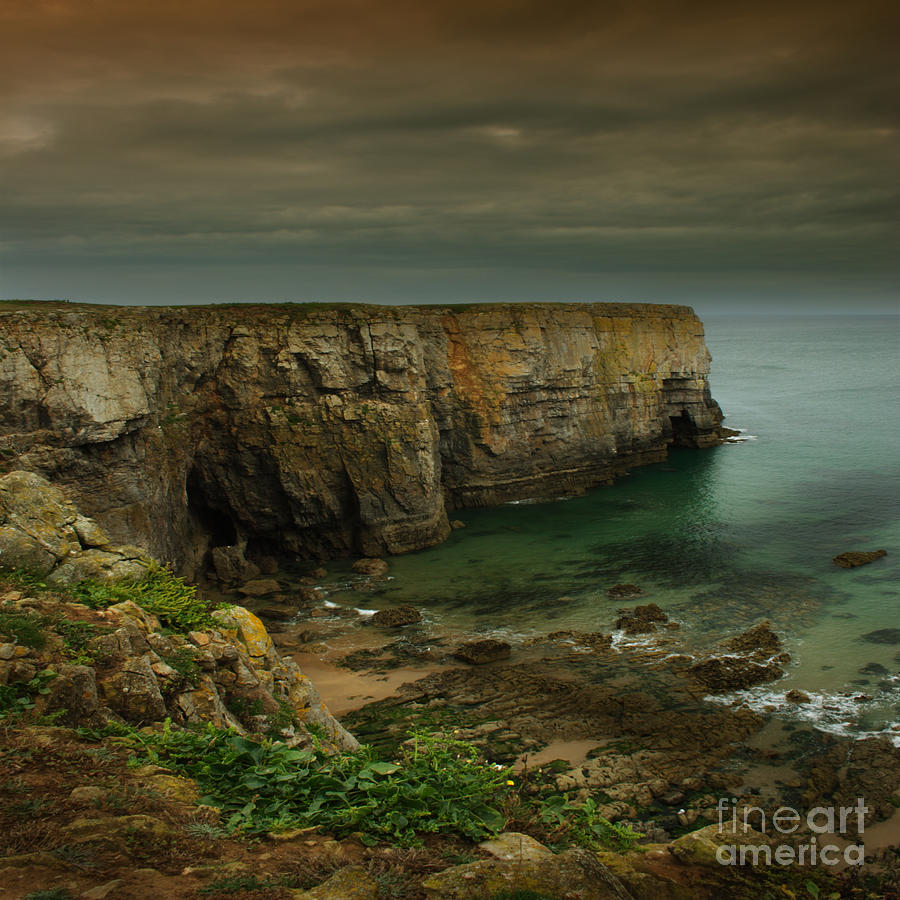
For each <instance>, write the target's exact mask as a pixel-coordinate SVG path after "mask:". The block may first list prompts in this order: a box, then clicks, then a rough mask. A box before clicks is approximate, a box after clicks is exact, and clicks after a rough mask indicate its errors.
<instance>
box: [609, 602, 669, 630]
mask: <svg viewBox="0 0 900 900" xmlns="http://www.w3.org/2000/svg"><path fill="white" fill-rule="evenodd" d="M619 612H620V613H621V615H620V616H619V618H618V619H616V628H621V629H623V630H624V632H625V633H626V634H649V633H650V632H651V631H654V630H655V627H656V625H657V623H659V624H664V623H666V622H668V621H669V617H668V616H667V615H666V614H665V613H664V612H663V611H662V610H661V609H660V608H659V606H657V605H656V604H655V603H647V604H645V605H644V606H635V608H634V609H620V610H619Z"/></svg>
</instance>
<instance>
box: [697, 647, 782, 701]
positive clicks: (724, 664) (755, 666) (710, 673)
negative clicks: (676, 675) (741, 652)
mask: <svg viewBox="0 0 900 900" xmlns="http://www.w3.org/2000/svg"><path fill="white" fill-rule="evenodd" d="M687 671H688V674H689V675H691V676H693V677H694V678H695V679H696V680H697V681H699V682H700V684H702V685H703V686H704V687H705V688H707V689H708V690H710V691H712V693H714V694H718V693H725V692H726V691H741V690H745V689H746V688H749V687H754V686H755V685H757V684H765V682H767V681H775V680H776V679H777V678H781V676H782V675H784V670H783V669H782V668H781V667H780V666H778V665H777V664H776V663H767V664H766V665H761V664H760V663H756V662H753V661H752V660H749V659H744V658H743V657H740V656H713V657H710V658H709V659H704V660H701V661H700V662H698V663H695V664H694V665H693V666H691V667H690V668H689V669H688V670H687Z"/></svg>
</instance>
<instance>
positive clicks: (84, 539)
mask: <svg viewBox="0 0 900 900" xmlns="http://www.w3.org/2000/svg"><path fill="white" fill-rule="evenodd" d="M72 528H73V529H74V531H75V534H76V535H77V536H78V540H79V542H80V543H81V546H82V547H85V548H89V547H99V548H100V549H101V550H105V549H106V548H107V547H109V544H110V540H109V538H108V537H107V536H106V532H105V531H104V530H103V529H102V528H101V527H100V526H99V525H98V524H97V523H96V522H95V521H94V520H93V519H89V518H88V517H87V516H83V515H81V514H80V513H79V514H78V515H77V516H75V521H74V522H73V523H72Z"/></svg>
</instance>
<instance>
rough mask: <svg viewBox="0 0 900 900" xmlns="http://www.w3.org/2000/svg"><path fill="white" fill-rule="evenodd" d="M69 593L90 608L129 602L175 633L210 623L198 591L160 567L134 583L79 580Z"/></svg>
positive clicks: (206, 608) (206, 607)
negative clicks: (152, 615)
mask: <svg viewBox="0 0 900 900" xmlns="http://www.w3.org/2000/svg"><path fill="white" fill-rule="evenodd" d="M70 592H71V594H72V597H73V598H74V599H75V600H77V601H78V602H79V603H83V604H84V605H85V606H89V607H91V608H92V609H104V608H105V607H107V606H112V605H113V604H115V603H123V602H124V601H126V600H131V601H132V602H133V603H136V604H137V605H138V606H140V607H141V609H145V610H147V612H150V613H153V614H154V615H157V616H159V618H160V620H161V621H162V622H163V624H165V625H167V626H168V627H169V628H171V629H173V630H175V631H191V630H194V629H200V628H208V627H209V626H211V625H212V624H213V619H212V618H211V617H210V615H209V612H210V610H209V606H208V605H207V604H206V603H205V602H204V601H203V600H202V599H201V598H200V597H198V596H197V588H196V587H195V586H194V585H192V584H185V583H184V579H182V578H179V577H178V576H176V575H173V574H172V572H171V571H170V570H169V569H166V568H163V567H161V566H152V567H150V568H149V569H148V570H147V572H146V574H145V575H144V576H143V577H141V578H139V579H138V580H137V581H119V582H112V583H110V582H100V581H82V582H81V583H79V584H76V585H75V586H74V587H72V588H71V589H70ZM173 668H174V666H173Z"/></svg>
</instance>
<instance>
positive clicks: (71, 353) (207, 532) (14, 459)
mask: <svg viewBox="0 0 900 900" xmlns="http://www.w3.org/2000/svg"><path fill="white" fill-rule="evenodd" d="M0 310H2V307H0ZM708 370H709V354H708V352H707V350H706V346H705V344H704V340H703V326H702V324H701V323H700V321H699V320H698V319H697V317H696V316H695V315H694V313H693V311H692V310H691V309H689V308H688V307H683V306H651V305H642V304H508V305H475V306H466V307H453V306H450V307H439V306H426V307H384V306H359V305H346V306H344V305H339V306H328V307H322V306H318V305H315V304H307V305H281V306H279V305H274V306H272V305H268V306H216V307H193V308H190V307H189V308H120V307H115V308H112V307H85V306H76V305H71V306H70V305H67V304H60V305H56V306H47V305H40V304H34V305H26V306H23V307H19V308H15V307H11V308H9V309H6V310H3V311H0V470H3V471H8V470H11V469H13V468H16V469H27V470H30V471H34V472H39V473H41V474H43V475H46V476H47V477H49V478H50V479H51V480H53V481H54V482H56V483H61V484H63V485H65V486H66V487H67V489H68V490H69V491H70V492H71V493H72V494H73V495H74V496H75V498H76V500H77V502H78V504H79V506H80V507H81V508H82V509H83V510H84V511H85V513H86V514H88V515H90V516H93V517H95V518H96V519H97V520H98V521H99V522H100V523H101V524H102V526H103V527H104V529H105V530H106V531H107V533H108V534H109V535H110V537H111V538H112V539H114V540H117V541H128V542H129V543H137V544H141V545H142V546H147V547H148V548H149V549H150V550H151V551H152V552H153V553H154V555H156V556H158V557H161V558H164V559H170V560H175V561H176V562H178V563H179V564H180V565H181V566H182V568H183V569H185V570H187V571H192V570H195V569H196V568H197V566H198V565H199V564H200V561H201V560H202V559H203V557H204V556H205V555H206V553H207V551H208V550H209V548H210V547H211V546H213V547H214V546H223V547H224V546H236V547H238V548H243V547H244V546H245V545H246V542H247V540H248V539H249V540H250V541H251V542H252V543H253V544H254V545H255V547H256V549H261V547H262V546H266V547H267V548H271V549H277V550H282V551H288V552H293V553H298V554H300V555H304V556H309V557H311V556H322V557H327V556H335V555H343V554H348V553H358V552H362V553H365V554H369V555H379V554H384V553H401V552H405V551H408V550H414V549H418V548H421V547H425V546H429V545H431V544H434V543H438V542H440V541H441V540H443V539H444V538H445V537H446V536H447V534H448V532H449V525H448V520H447V510H448V509H452V508H454V507H461V506H478V505H488V504H494V503H498V502H503V501H506V500H513V499H521V498H525V497H536V496H555V495H559V494H565V493H571V492H574V491H578V490H581V489H584V488H585V487H588V486H591V485H594V484H599V483H602V482H604V481H608V480H609V479H611V478H612V477H614V476H615V475H616V474H618V473H621V472H622V471H624V470H625V469H627V468H629V467H631V466H634V465H638V464H641V463H644V462H649V461H653V460H657V459H660V458H661V457H662V456H663V455H664V453H665V451H666V448H667V447H668V446H670V445H672V444H679V445H686V446H708V445H710V444H713V443H717V442H718V440H719V435H720V428H719V423H720V420H721V412H720V410H719V408H718V406H717V405H716V403H715V402H714V401H713V400H712V399H711V398H710V394H709V388H708V384H707V374H708ZM4 467H5V468H4Z"/></svg>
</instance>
